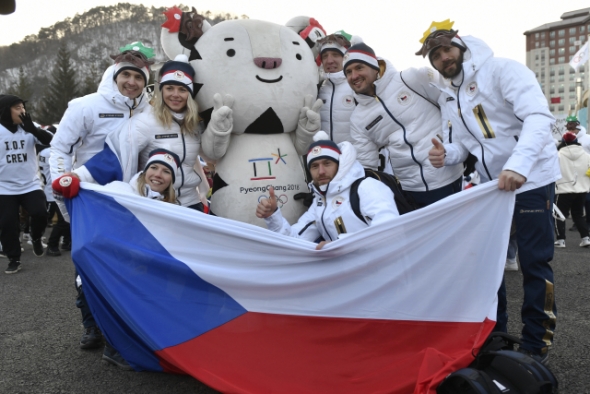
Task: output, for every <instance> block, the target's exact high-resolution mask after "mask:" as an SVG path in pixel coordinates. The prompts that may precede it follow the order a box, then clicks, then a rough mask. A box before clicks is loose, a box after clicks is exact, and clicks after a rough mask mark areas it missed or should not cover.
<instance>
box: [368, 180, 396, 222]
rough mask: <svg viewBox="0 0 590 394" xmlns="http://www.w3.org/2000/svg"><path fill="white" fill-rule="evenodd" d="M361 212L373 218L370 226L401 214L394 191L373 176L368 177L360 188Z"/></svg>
mask: <svg viewBox="0 0 590 394" xmlns="http://www.w3.org/2000/svg"><path fill="white" fill-rule="evenodd" d="M358 194H359V201H360V209H361V213H362V215H363V216H365V217H369V218H371V222H370V224H369V225H370V226H374V225H376V224H380V223H384V222H388V221H390V220H393V219H395V218H396V217H398V216H399V212H398V210H397V206H396V205H395V199H394V198H393V192H392V191H391V190H390V189H389V188H388V187H387V186H385V185H384V184H383V183H381V182H379V181H378V180H376V179H373V178H366V179H365V180H364V181H362V182H361V184H360V185H359V188H358Z"/></svg>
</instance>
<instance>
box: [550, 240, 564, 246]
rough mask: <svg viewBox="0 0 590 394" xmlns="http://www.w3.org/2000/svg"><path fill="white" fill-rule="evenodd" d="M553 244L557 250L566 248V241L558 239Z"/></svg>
mask: <svg viewBox="0 0 590 394" xmlns="http://www.w3.org/2000/svg"><path fill="white" fill-rule="evenodd" d="M553 244H554V245H555V247H556V248H565V239H558V240H557V241H555V242H554V243H553Z"/></svg>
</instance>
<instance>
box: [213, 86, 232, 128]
mask: <svg viewBox="0 0 590 394" xmlns="http://www.w3.org/2000/svg"><path fill="white" fill-rule="evenodd" d="M233 105H234V98H233V97H232V96H231V95H229V94H226V95H225V97H223V98H222V97H221V94H219V93H215V95H214V96H213V112H212V113H211V121H210V124H211V126H212V127H213V129H215V131H217V132H220V133H231V131H232V129H233V124H234V118H233V114H232V112H233V111H232V109H231V108H232V106H233Z"/></svg>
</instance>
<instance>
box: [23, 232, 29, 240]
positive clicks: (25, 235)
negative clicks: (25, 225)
mask: <svg viewBox="0 0 590 394" xmlns="http://www.w3.org/2000/svg"><path fill="white" fill-rule="evenodd" d="M30 240H31V234H29V233H23V241H30Z"/></svg>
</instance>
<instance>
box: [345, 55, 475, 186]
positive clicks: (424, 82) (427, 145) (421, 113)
mask: <svg viewBox="0 0 590 394" xmlns="http://www.w3.org/2000/svg"><path fill="white" fill-rule="evenodd" d="M379 62H380V66H381V70H382V72H381V73H380V74H381V77H380V78H379V79H377V80H376V81H375V93H376V97H371V96H367V95H362V94H360V95H359V94H356V93H355V98H356V100H357V102H358V105H357V106H356V108H355V110H354V112H353V113H352V116H351V118H350V133H351V138H352V143H353V144H354V146H355V147H356V149H357V152H358V161H359V162H360V163H361V164H362V165H363V166H364V167H368V168H373V169H377V167H378V165H379V156H378V152H379V148H381V147H387V148H388V150H389V160H390V162H391V166H392V168H393V172H394V173H395V175H396V176H397V177H398V179H399V181H400V183H401V185H402V187H403V188H404V190H408V191H415V192H423V191H429V190H435V189H439V188H441V187H444V186H446V185H448V184H450V183H452V182H454V181H456V180H457V179H459V178H460V177H461V175H462V172H463V166H462V164H457V165H454V166H448V167H443V168H434V167H433V166H432V164H430V160H428V151H430V149H431V148H432V142H431V139H432V138H435V137H438V138H440V139H441V141H442V140H443V134H444V133H443V130H442V124H441V117H440V110H439V109H438V108H437V106H436V105H435V103H436V101H437V100H438V97H439V95H440V91H438V89H435V88H434V87H433V86H431V85H430V82H433V81H436V80H438V79H440V76H439V74H438V73H437V72H436V71H435V70H432V69H429V68H426V67H425V68H421V69H415V68H410V69H408V70H404V71H402V72H398V71H397V70H396V69H395V68H394V67H393V65H392V64H391V63H390V62H389V61H387V60H383V59H380V60H379ZM402 78H403V81H405V82H406V83H407V84H408V85H409V86H410V87H411V88H412V89H413V90H415V91H416V92H418V93H420V95H422V96H423V97H420V96H419V95H418V94H416V93H415V92H414V91H412V90H411V89H409V88H408V86H407V85H406V84H405V83H404V82H403V81H402ZM427 99H428V100H427Z"/></svg>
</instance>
